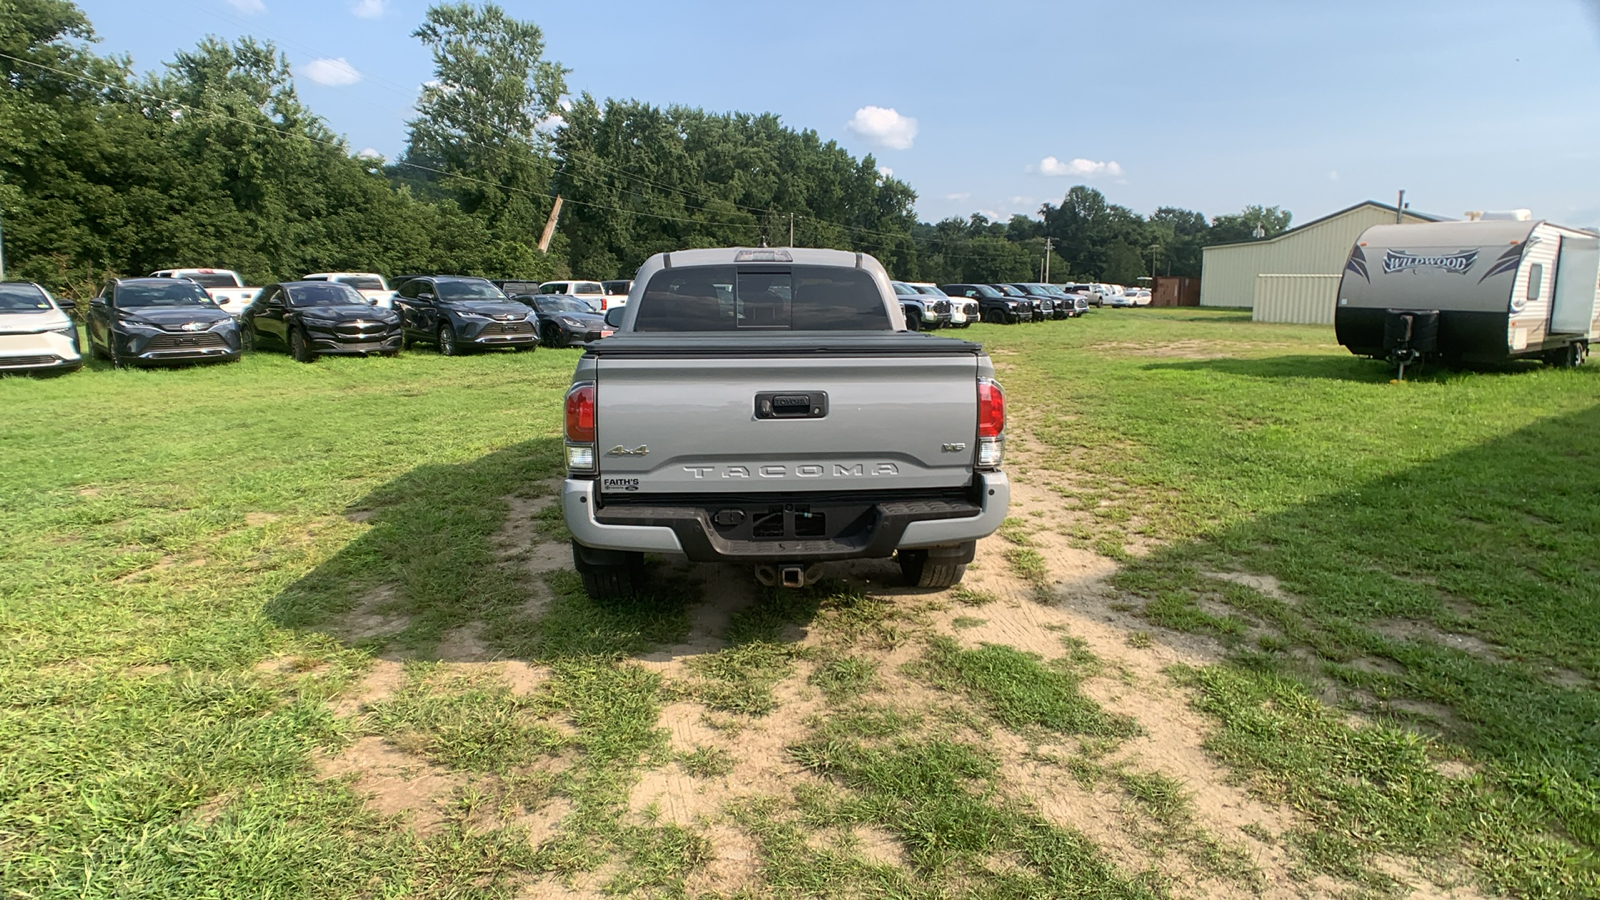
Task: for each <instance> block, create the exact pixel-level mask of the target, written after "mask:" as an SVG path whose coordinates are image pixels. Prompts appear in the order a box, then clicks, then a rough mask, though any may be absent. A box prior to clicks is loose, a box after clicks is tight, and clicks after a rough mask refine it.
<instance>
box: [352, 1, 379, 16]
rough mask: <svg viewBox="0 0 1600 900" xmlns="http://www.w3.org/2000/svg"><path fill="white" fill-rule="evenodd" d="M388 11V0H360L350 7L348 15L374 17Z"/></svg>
mask: <svg viewBox="0 0 1600 900" xmlns="http://www.w3.org/2000/svg"><path fill="white" fill-rule="evenodd" d="M388 11H389V0H361V2H360V3H357V4H356V5H355V6H352V7H350V15H352V16H355V17H356V18H358V19H376V18H380V17H381V16H382V15H383V14H384V13H386V12H388Z"/></svg>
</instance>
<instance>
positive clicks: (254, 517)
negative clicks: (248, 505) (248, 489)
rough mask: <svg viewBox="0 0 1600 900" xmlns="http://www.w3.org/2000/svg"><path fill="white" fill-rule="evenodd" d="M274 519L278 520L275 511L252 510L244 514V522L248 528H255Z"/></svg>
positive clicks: (274, 520)
mask: <svg viewBox="0 0 1600 900" xmlns="http://www.w3.org/2000/svg"><path fill="white" fill-rule="evenodd" d="M276 521H278V516H277V514H276V513H265V512H252V513H245V514H244V524H245V525H246V526H248V527H250V528H257V527H260V526H262V525H266V524H268V523H270V522H276Z"/></svg>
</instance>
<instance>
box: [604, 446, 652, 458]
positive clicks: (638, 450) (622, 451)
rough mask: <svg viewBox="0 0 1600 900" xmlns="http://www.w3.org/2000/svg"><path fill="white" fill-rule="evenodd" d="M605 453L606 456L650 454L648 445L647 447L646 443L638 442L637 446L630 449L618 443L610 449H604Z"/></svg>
mask: <svg viewBox="0 0 1600 900" xmlns="http://www.w3.org/2000/svg"><path fill="white" fill-rule="evenodd" d="M606 455H607V456H649V455H650V447H649V445H648V444H640V445H639V446H637V447H635V448H633V449H632V450H629V449H628V448H627V447H624V446H622V445H621V444H618V445H616V446H615V447H612V448H611V449H610V450H607V451H606Z"/></svg>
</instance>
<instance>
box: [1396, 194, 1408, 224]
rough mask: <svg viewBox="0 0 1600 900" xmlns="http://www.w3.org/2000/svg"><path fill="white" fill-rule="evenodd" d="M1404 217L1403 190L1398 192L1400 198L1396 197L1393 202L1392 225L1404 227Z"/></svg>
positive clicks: (1404, 195)
mask: <svg viewBox="0 0 1600 900" xmlns="http://www.w3.org/2000/svg"><path fill="white" fill-rule="evenodd" d="M1405 215H1406V192H1405V191H1404V190H1401V191H1400V196H1399V197H1396V198H1395V201H1394V223H1395V224H1396V225H1404V224H1405Z"/></svg>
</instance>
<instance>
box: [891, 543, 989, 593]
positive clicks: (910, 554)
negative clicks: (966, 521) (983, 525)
mask: <svg viewBox="0 0 1600 900" xmlns="http://www.w3.org/2000/svg"><path fill="white" fill-rule="evenodd" d="M977 551H978V543H977V541H967V542H966V543H964V544H950V545H947V546H942V547H926V548H922V549H917V550H901V551H899V552H898V553H897V554H896V558H897V559H898V560H899V562H900V574H901V575H903V576H905V580H906V584H907V585H909V586H911V587H919V588H933V589H943V588H947V587H954V586H955V585H957V584H960V583H961V579H962V578H963V577H964V576H965V575H966V574H967V563H969V562H972V557H973V556H975V555H976V554H977Z"/></svg>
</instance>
